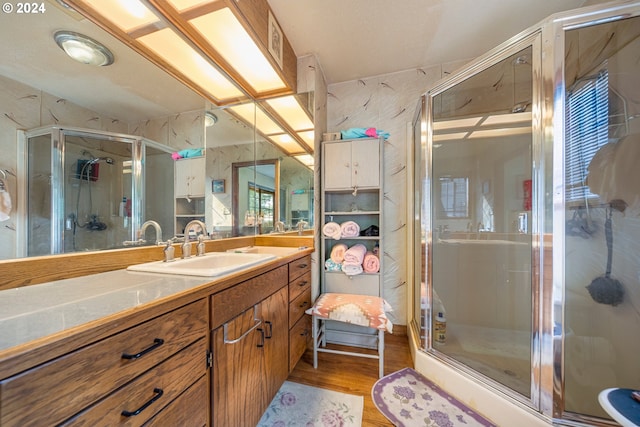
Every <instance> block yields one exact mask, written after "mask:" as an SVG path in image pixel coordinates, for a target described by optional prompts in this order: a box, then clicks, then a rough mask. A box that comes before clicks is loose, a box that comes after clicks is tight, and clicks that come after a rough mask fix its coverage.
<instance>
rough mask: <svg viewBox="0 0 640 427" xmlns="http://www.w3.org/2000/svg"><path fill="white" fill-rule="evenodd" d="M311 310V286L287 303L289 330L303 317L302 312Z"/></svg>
mask: <svg viewBox="0 0 640 427" xmlns="http://www.w3.org/2000/svg"><path fill="white" fill-rule="evenodd" d="M309 308H311V286H308V287H307V290H306V291H305V292H303V293H301V294H300V295H298V296H297V297H296V299H294V300H293V301H291V302H290V303H289V329H291V328H292V327H293V325H295V323H296V322H297V321H298V320H299V319H300V318H301V317H302V316H303V315H304V311H305V310H307V309H309Z"/></svg>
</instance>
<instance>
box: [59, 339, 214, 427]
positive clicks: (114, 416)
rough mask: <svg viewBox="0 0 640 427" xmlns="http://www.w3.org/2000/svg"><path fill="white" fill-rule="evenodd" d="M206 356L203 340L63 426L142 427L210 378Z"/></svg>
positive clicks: (205, 346)
mask: <svg viewBox="0 0 640 427" xmlns="http://www.w3.org/2000/svg"><path fill="white" fill-rule="evenodd" d="M206 354H207V345H206V339H205V338H201V339H200V340H198V341H196V342H195V343H193V344H192V345H190V346H189V347H187V348H185V349H184V350H182V351H180V352H179V353H178V354H175V355H173V356H172V357H170V358H169V359H167V360H166V361H164V362H163V363H161V364H160V365H158V366H156V367H155V368H152V369H151V370H149V371H147V372H146V373H145V374H143V375H142V376H140V377H138V378H136V379H135V380H134V381H133V382H131V383H129V384H127V385H126V386H124V387H123V388H121V389H119V390H118V391H116V392H115V393H112V394H111V395H109V396H108V397H107V398H106V399H104V400H101V401H100V402H99V403H97V404H96V405H94V406H92V407H91V408H89V409H88V410H86V411H84V412H82V413H81V414H79V415H78V416H76V417H74V418H72V419H71V420H69V422H67V423H64V424H62V425H63V426H95V425H109V426H117V425H127V426H140V425H142V424H143V423H145V422H146V421H147V420H148V419H149V418H151V417H153V416H154V415H155V414H156V413H157V412H158V411H160V410H161V409H162V408H164V407H165V406H167V405H168V404H169V403H170V402H171V401H172V400H173V399H175V398H176V397H178V396H179V395H180V394H181V393H182V392H183V391H185V390H186V389H187V388H188V387H189V386H190V385H191V384H193V383H194V382H196V381H197V380H198V378H200V377H203V376H204V375H205V374H206V372H207V371H206ZM145 405H147V406H145ZM141 408H142V409H141ZM123 411H128V412H137V411H139V413H138V414H135V415H133V414H132V415H130V416H125V415H122V412H123Z"/></svg>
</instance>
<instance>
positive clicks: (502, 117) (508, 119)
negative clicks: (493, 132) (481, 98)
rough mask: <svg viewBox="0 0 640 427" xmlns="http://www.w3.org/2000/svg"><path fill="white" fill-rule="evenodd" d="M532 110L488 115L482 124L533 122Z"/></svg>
mask: <svg viewBox="0 0 640 427" xmlns="http://www.w3.org/2000/svg"><path fill="white" fill-rule="evenodd" d="M531 118H532V116H531V111H529V112H524V113H513V114H498V115H495V116H489V117H487V118H486V119H485V120H484V121H483V122H482V126H492V125H507V124H512V123H531Z"/></svg>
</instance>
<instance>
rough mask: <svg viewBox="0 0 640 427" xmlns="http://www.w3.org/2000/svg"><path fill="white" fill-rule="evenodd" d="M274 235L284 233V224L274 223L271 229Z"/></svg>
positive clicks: (280, 222)
mask: <svg viewBox="0 0 640 427" xmlns="http://www.w3.org/2000/svg"><path fill="white" fill-rule="evenodd" d="M273 232H274V233H284V222H282V221H276V224H275V226H274V227H273Z"/></svg>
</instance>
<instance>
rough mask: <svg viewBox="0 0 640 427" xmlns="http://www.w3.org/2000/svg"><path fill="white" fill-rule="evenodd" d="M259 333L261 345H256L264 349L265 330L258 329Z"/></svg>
mask: <svg viewBox="0 0 640 427" xmlns="http://www.w3.org/2000/svg"><path fill="white" fill-rule="evenodd" d="M257 331H258V332H260V343H259V344H257V345H256V347H258V348H262V347H264V329H262V328H258V329H257Z"/></svg>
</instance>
